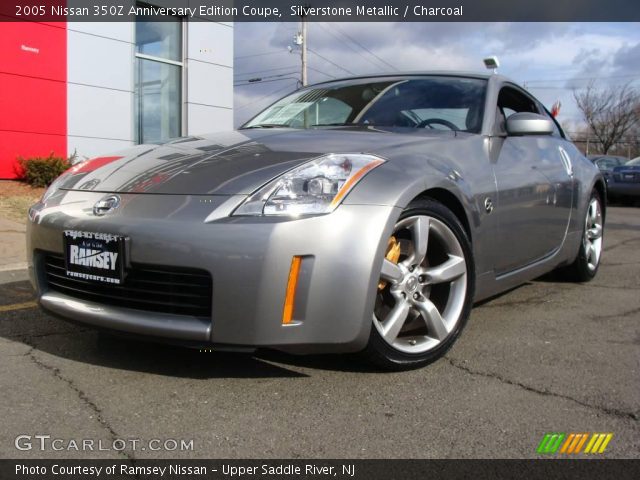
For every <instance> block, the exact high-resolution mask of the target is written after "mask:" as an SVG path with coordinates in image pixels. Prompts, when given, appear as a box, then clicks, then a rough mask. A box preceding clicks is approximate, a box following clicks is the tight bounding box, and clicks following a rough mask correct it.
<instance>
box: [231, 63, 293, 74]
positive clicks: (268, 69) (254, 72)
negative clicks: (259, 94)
mask: <svg viewBox="0 0 640 480" xmlns="http://www.w3.org/2000/svg"><path fill="white" fill-rule="evenodd" d="M287 68H298V66H297V65H288V66H286V67H275V68H267V69H264V70H254V71H252V72H238V73H236V74H235V75H254V74H256V73H264V72H274V71H276V70H285V69H287Z"/></svg>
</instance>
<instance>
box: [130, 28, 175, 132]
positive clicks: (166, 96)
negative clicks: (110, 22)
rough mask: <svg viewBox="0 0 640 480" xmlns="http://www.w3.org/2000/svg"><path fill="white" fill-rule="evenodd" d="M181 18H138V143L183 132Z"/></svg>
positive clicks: (136, 83) (136, 85)
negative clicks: (168, 19)
mask: <svg viewBox="0 0 640 480" xmlns="http://www.w3.org/2000/svg"><path fill="white" fill-rule="evenodd" d="M182 60H183V59H182V20H181V19H180V18H178V17H176V18H175V21H166V19H165V20H164V21H162V22H158V21H154V19H153V17H144V16H140V17H138V18H137V19H136V59H135V62H136V65H135V126H136V141H137V142H138V143H157V142H163V141H166V140H168V139H170V138H175V137H179V136H180V135H181V133H182Z"/></svg>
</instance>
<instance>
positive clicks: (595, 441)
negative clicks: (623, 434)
mask: <svg viewBox="0 0 640 480" xmlns="http://www.w3.org/2000/svg"><path fill="white" fill-rule="evenodd" d="M612 438H613V433H594V434H593V435H592V436H591V440H589V443H588V444H587V448H585V449H584V453H591V454H593V453H604V451H605V450H606V449H607V445H609V442H610V441H611V439H612Z"/></svg>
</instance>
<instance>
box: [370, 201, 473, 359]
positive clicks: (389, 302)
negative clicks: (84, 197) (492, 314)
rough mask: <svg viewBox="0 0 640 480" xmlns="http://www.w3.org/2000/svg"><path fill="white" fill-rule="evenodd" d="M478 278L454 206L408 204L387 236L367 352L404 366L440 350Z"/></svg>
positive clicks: (452, 335)
mask: <svg viewBox="0 0 640 480" xmlns="http://www.w3.org/2000/svg"><path fill="white" fill-rule="evenodd" d="M474 278H475V272H474V263H473V258H472V253H471V245H470V242H469V239H468V237H467V234H466V232H465V230H464V228H463V227H462V225H461V224H460V221H459V220H458V219H457V217H456V216H455V215H454V214H453V213H452V212H451V210H449V209H448V208H447V207H445V206H444V205H442V204H441V203H439V202H436V201H434V200H420V201H416V202H413V203H412V204H410V205H409V206H408V207H407V208H406V209H405V211H404V212H403V213H402V215H401V216H400V219H399V220H398V222H397V223H396V225H395V228H394V230H393V234H392V236H391V238H390V239H389V240H388V246H387V250H386V255H385V258H384V259H383V262H382V269H381V272H380V280H379V283H378V291H377V295H376V303H375V306H374V313H373V319H372V320H373V327H372V329H371V334H370V338H369V343H368V345H367V347H366V349H365V350H364V354H365V355H366V357H367V358H368V359H369V360H370V361H373V362H374V363H376V364H377V365H379V366H381V367H383V368H386V369H393V370H400V369H406V368H414V367H419V366H422V365H425V364H427V363H430V362H431V361H433V360H435V359H437V358H438V357H440V356H442V355H443V354H444V353H445V352H446V351H447V350H448V349H449V347H450V346H451V345H452V344H453V342H454V341H455V340H456V338H457V337H458V336H459V335H460V332H461V331H462V328H463V327H464V325H465V323H466V321H467V318H468V317H469V312H470V310H471V303H472V299H473V290H474Z"/></svg>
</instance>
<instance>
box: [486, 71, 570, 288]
mask: <svg viewBox="0 0 640 480" xmlns="http://www.w3.org/2000/svg"><path fill="white" fill-rule="evenodd" d="M519 112H531V113H538V114H543V115H545V114H546V113H545V112H544V111H543V110H541V108H540V106H539V104H538V102H537V101H536V100H535V99H533V98H532V97H531V96H529V95H528V94H527V93H526V92H524V91H523V90H521V89H520V88H518V87H516V86H515V85H511V84H506V85H504V86H503V87H502V88H501V89H500V93H499V95H498V104H497V109H496V119H497V121H496V126H495V128H496V129H497V132H496V133H497V134H496V136H495V137H494V140H495V141H497V142H498V145H497V149H496V150H497V155H495V157H494V162H493V169H494V175H495V178H496V187H497V199H496V202H495V213H496V215H497V216H498V231H497V234H498V235H497V239H496V244H495V245H496V252H497V255H495V260H494V271H495V272H496V274H497V275H500V274H503V273H507V272H509V271H513V270H516V269H518V268H520V267H523V266H526V265H528V264H531V263H534V262H536V261H537V260H539V259H542V258H544V257H546V256H548V255H551V254H552V253H553V252H554V251H555V250H557V249H558V248H559V247H560V246H561V245H562V242H563V240H564V236H565V233H566V229H567V224H568V221H569V215H570V211H571V196H572V192H573V188H572V185H573V177H572V174H571V173H570V171H569V170H570V160H569V156H568V154H567V152H566V150H565V149H564V148H563V146H562V142H563V141H564V140H563V139H562V138H561V136H560V135H520V136H512V135H507V132H506V126H505V121H506V119H507V118H508V117H509V115H512V114H513V113H519ZM567 162H569V163H567Z"/></svg>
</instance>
